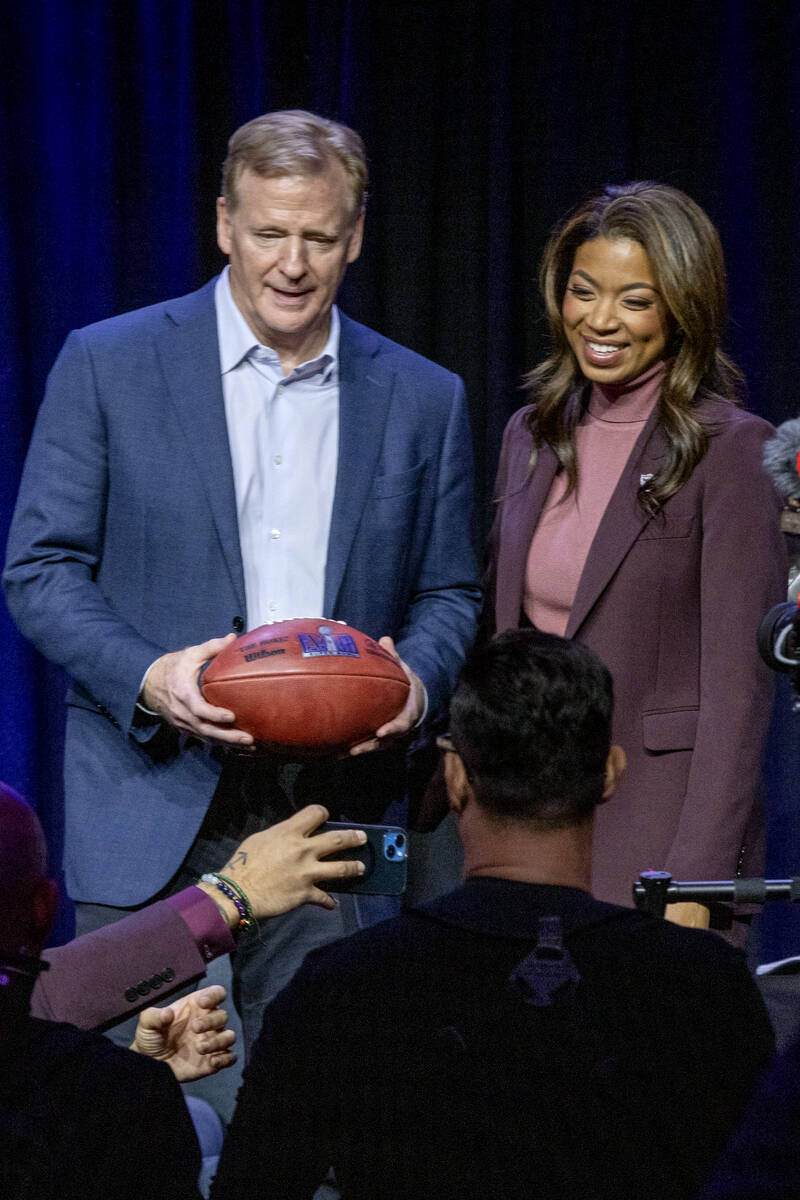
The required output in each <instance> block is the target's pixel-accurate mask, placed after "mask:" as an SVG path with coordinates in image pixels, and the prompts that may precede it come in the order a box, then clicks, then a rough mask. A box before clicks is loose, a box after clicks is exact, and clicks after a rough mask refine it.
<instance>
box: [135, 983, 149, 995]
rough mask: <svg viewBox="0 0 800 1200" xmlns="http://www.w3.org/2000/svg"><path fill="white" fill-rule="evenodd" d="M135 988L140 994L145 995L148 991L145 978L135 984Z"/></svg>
mask: <svg viewBox="0 0 800 1200" xmlns="http://www.w3.org/2000/svg"><path fill="white" fill-rule="evenodd" d="M136 990H137V992H138V993H139V995H140V996H147V995H148V993H149V992H150V984H149V983H148V982H147V980H146V979H143V980H142V982H141V983H138V984H137V985H136Z"/></svg>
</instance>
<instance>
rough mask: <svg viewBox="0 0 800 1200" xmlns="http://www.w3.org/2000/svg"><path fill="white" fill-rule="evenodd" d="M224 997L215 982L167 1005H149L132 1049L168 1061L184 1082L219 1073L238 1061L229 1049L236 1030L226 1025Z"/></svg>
mask: <svg viewBox="0 0 800 1200" xmlns="http://www.w3.org/2000/svg"><path fill="white" fill-rule="evenodd" d="M224 999H225V988H224V987H221V986H220V985H219V984H214V986H213V987H207V988H202V989H201V990H200V991H198V992H192V993H191V995H189V996H183V997H182V998H181V999H180V1000H175V1001H174V1002H173V1003H172V1004H168V1005H166V1006H165V1007H164V1008H146V1009H145V1010H144V1011H143V1012H142V1013H140V1014H139V1023H138V1025H137V1026H136V1036H135V1037H134V1039H133V1042H132V1043H131V1047H130V1048H131V1050H135V1051H136V1053H137V1054H146V1055H147V1056H148V1058H157V1059H159V1060H160V1061H161V1062H165V1063H167V1065H168V1066H169V1067H171V1068H172V1071H173V1073H174V1075H175V1078H176V1079H178V1080H179V1081H180V1082H181V1083H188V1082H189V1081H191V1080H193V1079H204V1078H205V1077H206V1076H207V1075H216V1073H217V1071H221V1070H222V1069H223V1068H224V1067H230V1066H232V1065H233V1063H235V1062H236V1055H235V1054H232V1053H231V1052H230V1047H231V1046H232V1045H233V1043H234V1041H235V1040H236V1034H235V1033H234V1032H233V1030H232V1029H227V1028H226V1025H227V1020H228V1014H227V1013H226V1012H225V1010H224V1009H223V1008H220V1007H219V1005H220V1004H221V1003H222V1001H223V1000H224Z"/></svg>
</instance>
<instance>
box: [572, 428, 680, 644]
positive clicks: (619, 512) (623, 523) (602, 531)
mask: <svg viewBox="0 0 800 1200" xmlns="http://www.w3.org/2000/svg"><path fill="white" fill-rule="evenodd" d="M665 448H666V441H665V438H664V435H663V433H662V431H661V429H660V428H659V427H658V406H656V407H655V408H654V409H653V412H652V413H651V414H650V416H649V417H648V419H647V423H646V425H645V427H644V429H643V430H642V432H641V433H640V434H639V437H638V438H637V440H636V443H635V445H634V447H633V450H632V451H631V454H630V457H629V459H628V462H627V463H626V465H625V469H624V470H623V472H622V475H621V476H620V478H619V481H618V483H617V486H616V488H615V489H614V492H613V493H612V496H611V499H610V500H609V502H608V507H607V508H606V511H605V513H604V514H603V517H602V519H601V521H600V525H599V526H598V529H597V533H596V534H595V536H594V541H593V542H592V545H591V547H590V550H589V555H588V557H587V559H586V563H585V565H584V568H583V572H582V574H581V578H580V583H579V584H578V590H577V592H576V594H575V601H574V603H573V605H572V611H571V612H570V617H569V621H568V623H567V628H566V637H575V635H576V634H577V632H578V630H579V629H580V627H581V625H582V624H583V622H584V621H585V620H586V618H587V616H588V615H589V613H590V612H591V610H592V608H593V607H594V605H595V604H596V603H597V601H598V600H599V598H600V595H601V593H602V592H603V590H604V589H605V588H606V586H607V585H608V583H609V582H610V580H611V578H612V576H613V575H614V573H615V571H616V570H617V568H618V567H619V565H620V563H621V562H622V560H623V559H624V557H625V555H626V554H627V553H628V551H629V550H630V548H631V546H632V545H633V543H634V542H635V541H636V539H637V537H638V536H639V534H640V533H641V531H642V529H643V528H644V526H645V525H646V524H647V521H648V520H649V517H648V516H647V514H646V512H645V511H644V509H643V508H642V506H641V504H640V503H639V501H638V499H637V493H638V490H639V485H640V482H641V478H642V476H643V475H654V474H655V473H656V471H657V470H658V468H659V466H660V464H661V460H662V458H663V455H664V451H665Z"/></svg>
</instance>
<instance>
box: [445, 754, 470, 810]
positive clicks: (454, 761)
mask: <svg viewBox="0 0 800 1200" xmlns="http://www.w3.org/2000/svg"><path fill="white" fill-rule="evenodd" d="M444 781H445V785H446V787H447V800H448V803H449V805H450V810H451V812H454V813H457V814H458V815H459V816H460V814H461V813H463V811H464V809H465V808H466V806H467V804H468V802H469V801H470V800H472V799H473V795H472V788H471V787H470V785H469V780H468V779H467V768H466V767H465V766H464V763H463V761H462V758H461V755H460V754H458V753H457V752H456V751H455V750H448V752H447V754H446V755H445V759H444Z"/></svg>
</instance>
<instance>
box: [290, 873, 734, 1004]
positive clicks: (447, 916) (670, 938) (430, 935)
mask: <svg viewBox="0 0 800 1200" xmlns="http://www.w3.org/2000/svg"><path fill="white" fill-rule="evenodd" d="M492 882H494V883H497V884H500V886H499V887H497V888H495V889H493V891H494V892H495V893H496V896H495V897H492V898H490V899H489V900H488V903H487V898H486V896H485V894H484V896H483V897H482V898H481V899H480V900H479V902H478V904H477V906H476V905H475V903H474V893H473V894H472V895H470V891H469V889H465V888H462V889H458V890H457V891H456V892H453V893H450V894H449V895H448V896H446V897H443V898H442V900H440V901H436V902H434V903H432V904H429V905H425V906H424V907H423V908H420V909H417V910H410V911H408V912H405V913H403V914H402V915H401V916H398V917H394V918H392V919H390V920H388V921H382V922H380V923H379V924H377V925H373V926H371V927H369V928H367V929H364V930H361V931H360V932H359V933H357V934H355V935H353V936H352V937H349V938H346V939H343V940H342V941H339V942H335V943H333V944H331V945H329V946H326V947H323V948H322V949H320V950H317V951H315V952H313V953H312V954H311V955H309V957H308V959H307V960H306V964H305V966H304V968H303V971H302V972H301V974H300V976H299V977H298V978H299V980H300V986H301V987H302V988H305V987H310V988H312V989H313V988H315V987H316V986H323V987H325V988H329V987H331V986H334V987H335V984H336V981H337V980H340V981H341V982H342V986H343V988H344V989H345V991H348V992H351V994H352V989H354V987H355V986H356V984H355V981H356V980H358V979H361V981H362V983H363V984H364V986H367V985H368V983H369V981H372V982H374V981H375V980H376V979H377V978H378V977H381V976H383V975H387V976H388V975H391V976H393V977H395V978H397V977H401V978H404V979H405V981H406V983H408V982H409V980H410V979H413V978H415V977H417V976H418V977H419V978H420V979H421V980H424V978H425V977H426V973H427V972H428V971H429V970H430V969H431V964H432V963H433V964H434V968H435V967H436V966H437V965H439V964H441V963H443V962H444V961H445V960H447V959H448V958H452V959H453V961H454V962H455V961H458V960H460V956H461V955H462V954H463V952H464V948H465V947H470V953H472V950H473V949H475V950H476V954H477V957H476V959H475V962H476V964H478V963H479V961H482V962H484V963H485V962H491V961H494V960H495V959H497V960H498V962H499V960H505V959H506V958H508V959H509V961H510V960H511V959H513V958H514V956H515V954H516V953H517V952H518V954H519V957H522V956H524V954H526V953H527V952H528V949H529V948H530V946H531V945H533V944H535V942H536V938H537V933H536V927H537V921H538V917H539V916H540V915H542V914H544V913H545V910H546V915H558V916H560V917H561V918H562V921H563V927H564V940H565V943H566V944H567V945H568V946H569V947H570V948H571V949H572V950H573V953H574V954H575V956H576V957H579V958H581V959H582V961H583V962H584V964H585V966H586V968H587V970H588V971H589V972H590V973H591V972H593V971H594V970H595V969H597V970H598V971H599V972H600V973H601V974H605V973H607V972H608V971H609V970H610V971H611V972H612V973H613V971H614V970H616V969H617V968H621V967H622V966H623V965H625V971H626V974H627V973H628V971H629V970H630V969H633V970H635V971H636V973H637V974H639V975H640V976H641V977H642V978H647V979H649V980H650V981H651V982H653V983H654V985H660V984H662V983H663V984H664V985H665V986H668V987H669V988H670V989H672V988H673V987H678V988H680V987H684V986H688V987H695V985H696V989H697V990H698V992H701V991H702V990H703V989H704V988H705V987H706V984H707V981H708V980H709V979H716V978H718V977H724V978H727V979H728V980H734V979H739V980H743V979H745V978H746V977H748V976H747V968H746V964H745V960H744V955H743V954H742V952H741V951H740V950H736V949H734V948H732V947H731V946H729V945H728V944H727V943H726V942H725V941H723V939H722V938H720V937H719V936H718V935H717V934H715V933H711V932H708V931H704V930H693V929H684V928H682V927H681V926H678V925H674V924H672V923H670V922H668V921H663V920H660V919H657V918H654V917H651V916H648V915H647V914H645V913H641V912H638V911H637V910H635V909H629V908H623V907H620V906H618V905H612V904H605V903H603V902H600V901H596V900H594V899H593V898H592V897H590V896H588V895H586V896H585V897H584V898H578V899H577V900H576V899H575V897H574V896H570V895H568V896H567V898H566V900H565V901H564V903H556V904H553V903H552V902H551V903H550V904H549V906H548V905H545V906H544V907H542V903H541V896H540V894H536V895H533V894H531V897H530V904H529V905H528V907H529V908H530V912H529V913H527V914H526V912H525V908H526V903H525V902H526V899H527V897H526V896H525V891H526V889H525V885H519V884H516V885H514V888H512V889H509V888H507V887H504V886H503V885H504V884H507V883H508V881H499V880H498V881H492ZM486 890H487V889H484V892H485V891H486ZM550 890H551V891H560V892H561V891H563V892H567V893H569V892H573V891H574V889H550ZM520 893H522V895H520ZM494 899H496V901H497V903H496V907H495V911H494V912H492V906H493V900H494ZM561 899H563V897H562V898H561ZM501 944H502V947H503V948H502V949H501V948H500V947H501ZM515 944H516V947H517V948H516V949H515ZM401 964H402V965H401ZM477 969H481V968H480V967H479V966H478V967H477ZM679 981H680V982H679ZM693 981H694V982H693ZM370 986H371V983H370ZM404 986H405V984H404ZM412 986H413V985H412Z"/></svg>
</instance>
